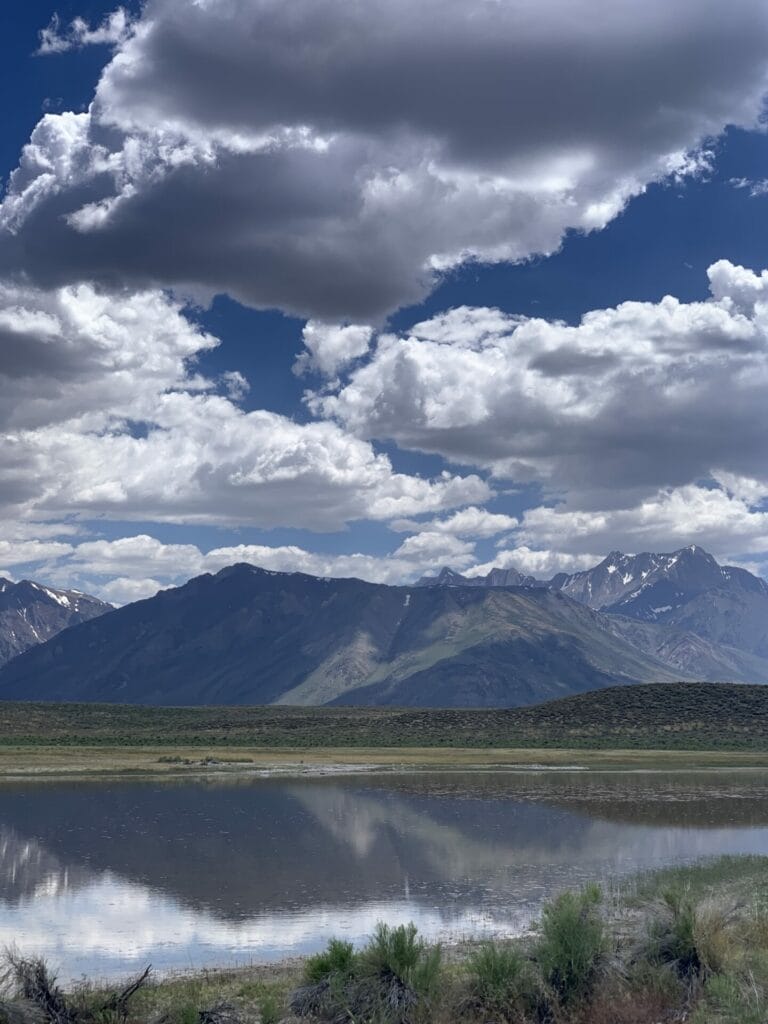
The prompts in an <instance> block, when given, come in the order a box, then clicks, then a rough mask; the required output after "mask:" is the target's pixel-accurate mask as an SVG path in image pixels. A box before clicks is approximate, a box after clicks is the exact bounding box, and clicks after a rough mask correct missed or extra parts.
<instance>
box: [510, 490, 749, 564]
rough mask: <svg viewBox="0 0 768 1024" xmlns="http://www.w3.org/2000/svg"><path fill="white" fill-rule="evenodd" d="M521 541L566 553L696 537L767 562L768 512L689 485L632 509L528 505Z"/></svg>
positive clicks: (716, 549)
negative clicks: (530, 507) (582, 508)
mask: <svg viewBox="0 0 768 1024" xmlns="http://www.w3.org/2000/svg"><path fill="white" fill-rule="evenodd" d="M766 498H768V488H764V490H763V500H764V501H765V499H766ZM517 540H518V541H519V542H520V543H521V544H525V545H531V546H532V547H536V548H553V549H555V550H558V549H559V550H561V551H564V552H567V553H579V552H583V551H602V552H607V551H610V550H617V549H618V550H623V551H630V552H637V551H664V550H671V549H674V548H678V547H682V546H684V545H686V544H689V543H690V542H691V541H692V540H693V541H695V542H696V543H697V544H699V545H700V546H701V547H703V548H706V549H707V550H708V551H711V552H712V554H714V555H715V556H716V557H718V558H720V559H729V558H731V557H732V556H734V555H736V554H739V553H741V554H749V553H756V554H763V556H764V559H761V561H762V560H766V556H768V511H764V510H763V509H761V508H760V507H758V506H755V505H753V504H751V503H750V502H748V501H746V500H745V499H744V498H739V497H736V496H734V495H733V494H728V493H727V492H726V491H725V490H722V489H721V488H718V487H702V486H696V485H688V486H686V487H680V488H675V489H669V490H663V491H660V492H658V493H657V494H655V495H653V496H652V497H650V498H647V499H645V500H644V501H642V502H641V503H639V504H638V505H635V506H631V507H627V508H612V509H605V510H594V511H593V510H590V511H584V510H577V509H570V508H568V506H567V505H566V506H558V507H556V508H544V507H540V508H536V509H529V510H528V511H527V512H526V513H525V515H524V517H523V523H522V526H521V528H520V530H519V532H518V535H517Z"/></svg>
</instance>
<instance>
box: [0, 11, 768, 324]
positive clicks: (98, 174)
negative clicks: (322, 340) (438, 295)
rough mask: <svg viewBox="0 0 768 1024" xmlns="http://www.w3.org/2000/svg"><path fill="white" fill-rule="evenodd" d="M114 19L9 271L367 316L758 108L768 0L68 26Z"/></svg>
mask: <svg viewBox="0 0 768 1024" xmlns="http://www.w3.org/2000/svg"><path fill="white" fill-rule="evenodd" d="M115 17H116V15H113V16H112V19H114V18H115ZM124 27H125V28H126V31H125V32H124V31H123V28H124ZM438 27H439V28H438ZM115 38H119V40H120V41H119V42H118V45H117V50H116V52H115V54H114V57H113V59H112V61H111V62H110V63H109V65H108V66H107V68H106V69H105V71H104V73H103V75H102V78H101V81H100V83H99V86H98V89H97V92H96V96H95V98H94V103H93V105H92V107H91V110H90V111H89V112H88V113H86V114H82V115H73V114H61V115H47V116H46V117H45V118H43V119H42V121H41V122H40V124H39V125H38V127H37V129H36V130H35V132H34V134H33V137H32V140H31V143H30V146H29V147H28V148H27V149H26V151H25V153H24V154H23V157H22V161H21V166H20V168H19V170H18V171H17V172H16V173H15V174H14V175H13V176H12V179H11V182H10V187H9V190H8V194H7V196H6V198H5V200H4V202H3V206H2V215H1V216H0V221H1V222H2V223H3V224H4V225H5V227H6V230H5V231H4V232H3V235H2V238H1V239H0V243H1V244H0V274H2V273H3V272H4V269H5V272H8V271H10V270H11V269H13V270H18V269H22V270H23V271H25V272H26V273H28V274H30V275H32V276H33V277H34V278H35V279H36V280H38V281H41V282H44V283H46V284H61V283H65V282H69V281H72V280H80V279H93V280H97V281H101V282H102V283H112V282H114V280H115V279H119V280H121V281H123V282H126V283H130V284H131V285H132V286H134V287H149V286H155V285H161V286H175V287H182V288H189V289H192V290H194V291H195V293H196V294H213V293H215V292H219V291H224V292H227V293H229V294H230V295H232V296H234V297H235V298H238V299H240V300H241V301H243V302H245V303H248V304H251V305H254V306H260V307H274V306H278V307H280V308H282V309H285V310H289V311H292V312H296V313H300V314H302V315H308V316H314V317H316V318H319V319H321V320H323V321H327V322H336V321H349V320H354V321H367V320H372V319H375V318H378V317H380V316H382V315H383V314H384V313H386V312H388V311H391V310H392V309H394V308H396V307H398V306H401V305H403V304H406V303H409V302H413V301H416V300H418V299H419V298H420V297H422V296H423V295H424V293H425V291H427V290H428V289H429V288H430V287H431V286H432V284H433V282H434V277H435V273H436V272H439V271H440V270H442V269H445V268H448V267H453V266H456V265H458V264H460V263H462V262H465V261H467V260H471V259H481V260H484V261H497V260H520V259H525V258H527V257H529V256H530V255H531V254H534V253H549V252H552V251H553V250H555V249H557V248H558V246H559V245H560V242H561V239H562V237H563V234H564V232H565V231H566V230H567V229H569V228H571V229H577V230H579V229H580V230H595V229H599V228H601V227H602V226H604V225H605V224H606V223H607V222H608V221H609V220H611V219H612V218H613V217H615V216H616V215H617V214H618V213H619V212H620V211H621V210H622V209H623V207H624V205H625V203H626V201H627V200H628V198H630V197H631V196H633V195H637V194H639V193H640V192H642V191H643V189H644V188H645V187H646V186H647V184H648V183H649V182H652V181H658V180H662V179H666V178H669V177H670V176H672V177H673V178H674V177H675V176H676V175H677V176H679V175H681V174H688V173H696V171H697V170H699V169H700V168H701V167H702V166H703V165H704V164H705V163H706V159H705V158H703V157H702V155H701V152H700V147H701V145H702V144H704V145H706V143H707V140H708V139H710V138H711V137H713V136H716V135H718V134H719V133H720V132H722V130H723V129H724V127H725V126H726V125H728V124H737V125H741V126H745V127H750V126H754V125H755V124H756V123H757V120H758V117H759V115H760V111H761V105H762V98H763V94H764V92H765V89H766V68H767V55H768V14H767V13H766V8H765V5H764V4H763V3H762V0H736V4H735V8H734V5H731V6H730V7H728V8H725V7H723V5H722V4H721V3H720V2H719V0H678V2H677V3H675V4H669V3H668V2H666V0H648V2H646V3H644V4H642V5H638V4H636V3H633V2H630V0H621V2H618V3H615V4H612V5H609V6H607V7H605V8H604V9H603V10H601V15H600V26H599V31H595V29H594V4H593V2H592V0H538V2H536V3H531V2H529V0H515V2H510V3H494V2H483V3H475V4H469V5H468V4H466V3H465V2H464V0H422V2H420V3H418V4H413V3H410V2H408V0H370V2H368V3H366V4H365V5H350V4H348V3H346V2H344V0H293V2H291V3H290V4H286V3H285V2H284V0H206V2H205V3H195V4H185V5H180V4H178V2H176V0H151V2H149V3H147V4H146V5H145V7H144V9H143V11H142V14H141V16H140V17H139V19H138V20H137V21H136V22H135V23H134V24H133V25H132V26H130V30H128V26H127V22H126V23H125V25H123V23H118V22H117V21H114V20H110V21H108V23H107V24H106V26H103V27H102V28H99V29H96V30H92V29H90V28H89V27H88V26H85V24H84V23H82V22H77V23H76V26H75V28H74V30H71V31H70V32H69V34H67V33H64V34H63V35H62V34H61V32H60V30H59V28H56V27H55V26H54V29H53V31H51V32H50V33H49V35H48V36H47V37H46V39H44V41H43V42H44V45H46V46H48V47H49V48H50V49H57V48H61V47H62V46H68V45H79V44H81V43H83V42H86V41H113V40H114V39H115ZM46 40H47V41H46ZM297 54H301V60H297V58H296V55H297Z"/></svg>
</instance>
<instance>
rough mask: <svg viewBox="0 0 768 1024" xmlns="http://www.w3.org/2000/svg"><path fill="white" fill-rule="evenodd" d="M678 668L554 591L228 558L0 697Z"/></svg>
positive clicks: (436, 689) (225, 699)
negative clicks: (375, 577) (382, 580)
mask: <svg viewBox="0 0 768 1024" xmlns="http://www.w3.org/2000/svg"><path fill="white" fill-rule="evenodd" d="M681 677H682V678H687V677H686V676H685V674H684V673H681V672H680V671H678V670H677V669H674V668H670V666H669V665H666V664H664V663H663V662H662V661H661V660H659V659H658V658H657V657H655V656H654V655H653V654H648V653H645V652H643V651H641V650H640V649H639V648H638V647H637V646H635V645H633V644H632V643H630V642H629V641H628V640H627V639H625V638H624V637H623V636H621V635H620V634H619V633H618V632H616V631H615V630H613V629H612V628H610V626H609V621H608V619H607V618H606V617H605V616H603V615H601V614H600V613H598V612H595V611H594V610H592V609H591V608H588V607H587V606H586V605H584V604H580V603H578V602H576V601H573V600H571V599H570V598H569V597H567V596H566V595H564V594H562V593H558V592H556V591H553V590H550V589H547V588H536V587H476V586H468V587H464V586H432V587H426V586H421V587H418V586H415V587H390V586H383V585H377V584H372V583H365V582H363V581H361V580H354V579H346V580H345V579H334V580H331V579H318V578H315V577H312V576H306V575H304V574H301V573H274V572H267V571H264V570H261V569H257V568H255V567H254V566H251V565H235V566H231V567H229V568H228V569H224V570H222V571H221V572H219V573H217V574H216V575H215V576H212V575H208V574H206V575H204V576H199V577H197V578H196V579H193V580H191V581H190V582H189V583H187V584H186V585H184V586H182V587H178V588H176V589H174V590H166V591H162V592H161V593H159V594H157V595H156V596H155V597H153V598H150V599H149V600H146V601H139V602H136V603H135V604H131V605H127V606H126V607H124V608H120V609H117V610H115V611H113V612H111V613H110V614H109V615H106V616H104V617H102V618H97V619H94V620H92V621H90V622H86V623H83V624H81V625H78V626H74V627H73V628H71V629H68V630H66V631H65V632H63V633H61V634H59V635H58V636H56V637H55V638H54V639H52V640H49V641H48V642H47V643H44V644H41V645H39V646H37V647H36V648H33V649H32V650H29V651H27V652H26V653H25V654H22V655H21V656H19V657H18V658H15V659H14V660H13V661H12V662H11V663H10V664H8V665H6V666H5V667H4V668H3V669H2V670H0V695H2V697H3V698H5V699H22V698H23V699H35V700H45V699H49V700H66V701H75V700H76V701H113V702H121V703H143V704H171V705H173V704H178V705H181V704H187V705H192V704H270V703H286V704H307V705H310V704H370V705H374V704H391V705H411V706H414V705H418V706H453V707H472V706H478V707H500V706H501V707H503V706H514V705H521V704H529V703H535V702H538V701H541V700H545V699H547V698H551V697H557V696H563V695H566V694H572V693H578V692H582V691H585V690H590V689H596V688H599V687H603V686H610V685H615V684H630V683H635V682H640V681H650V680H653V681H657V682H664V681H671V680H673V679H680V678H681Z"/></svg>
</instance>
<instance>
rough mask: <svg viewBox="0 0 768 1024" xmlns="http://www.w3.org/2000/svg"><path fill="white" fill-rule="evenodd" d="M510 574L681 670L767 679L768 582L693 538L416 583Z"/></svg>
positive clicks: (496, 581)
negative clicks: (550, 566)
mask: <svg viewBox="0 0 768 1024" xmlns="http://www.w3.org/2000/svg"><path fill="white" fill-rule="evenodd" d="M507 580H516V581H518V582H519V583H521V584H522V585H525V586H527V587H544V588H547V589H550V590H555V591H559V592H560V593H562V594H565V595H566V596H567V597H569V598H571V599H572V600H574V601H578V602H579V603H580V604H585V605H587V606H588V607H589V608H592V609H594V610H595V611H600V612H602V613H603V614H604V615H606V616H607V617H608V621H610V622H611V623H612V625H611V627H610V628H611V629H612V630H613V631H614V632H615V633H616V634H617V635H618V636H621V637H623V638H624V639H625V640H628V641H629V642H630V643H632V644H633V645H634V646H636V647H637V648H638V649H639V650H641V651H643V652H644V653H645V654H649V655H651V656H652V657H655V658H658V659H659V660H661V661H663V662H665V663H666V664H667V665H668V666H670V667H672V668H674V669H675V670H677V671H678V673H679V674H681V675H683V676H687V677H689V678H695V679H703V680H709V681H715V682H716V681H718V680H728V681H729V682H742V683H768V583H766V581H765V580H763V579H761V578H760V577H759V576H755V575H753V574H752V573H750V572H747V570H746V569H740V568H738V567H736V566H729V565H719V564H718V563H717V562H716V561H715V559H714V558H713V557H712V555H710V554H709V553H708V552H707V551H705V550H704V549H703V548H701V547H699V546H698V545H696V544H691V545H689V546H688V547H686V548H680V549H679V550H678V551H673V552H670V553H667V554H656V553H652V552H644V553H641V554H637V555H625V554H622V552H620V551H612V552H611V553H610V554H609V555H608V556H607V557H606V558H604V559H603V560H602V561H601V562H599V563H598V564H597V565H595V566H593V567H592V568H591V569H585V570H583V571H582V572H577V573H572V574H570V575H568V574H566V573H559V574H558V575H556V576H554V577H553V578H552V579H551V580H546V581H545V580H535V579H533V578H532V577H524V576H522V575H521V574H520V573H518V572H516V570H514V569H506V570H500V569H493V570H491V572H490V573H488V575H486V576H479V577H466V576H462V575H460V574H459V573H455V572H452V571H451V570H450V569H447V568H446V569H443V570H442V571H441V572H440V573H439V574H437V575H435V576H431V577H424V578H423V579H422V580H420V581H419V585H421V586H431V587H435V586H440V587H480V588H489V587H490V588H493V587H499V586H506V585H508V584H507V582H506V581H507Z"/></svg>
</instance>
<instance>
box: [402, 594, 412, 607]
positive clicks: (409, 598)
mask: <svg viewBox="0 0 768 1024" xmlns="http://www.w3.org/2000/svg"><path fill="white" fill-rule="evenodd" d="M410 603H411V595H410V594H406V595H405V602H404V604H403V607H404V608H407V607H408V605H409V604H410Z"/></svg>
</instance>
